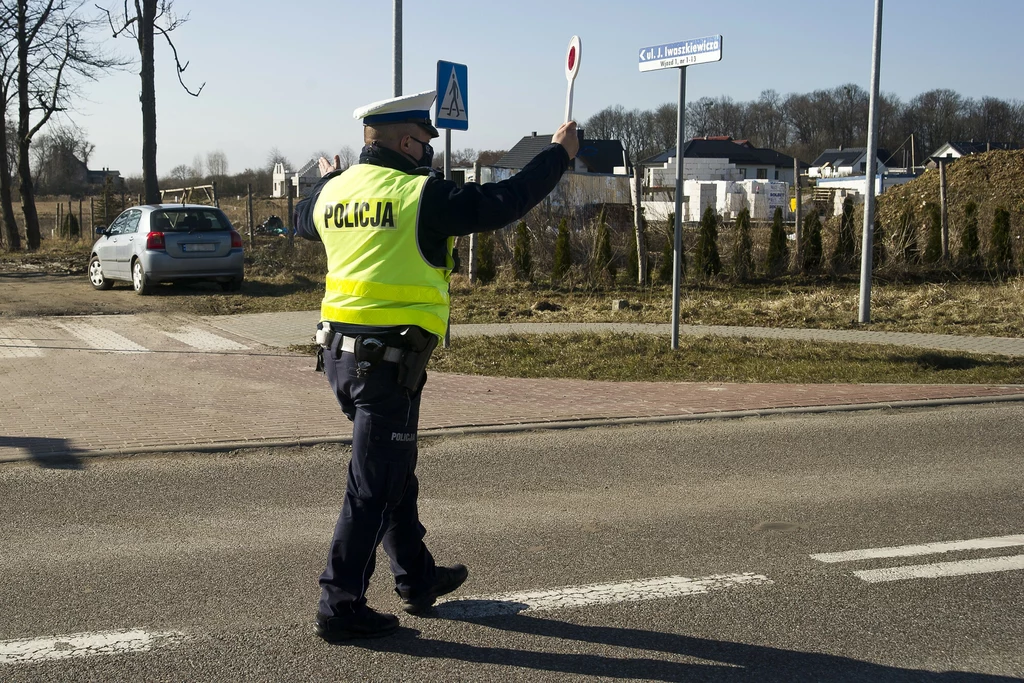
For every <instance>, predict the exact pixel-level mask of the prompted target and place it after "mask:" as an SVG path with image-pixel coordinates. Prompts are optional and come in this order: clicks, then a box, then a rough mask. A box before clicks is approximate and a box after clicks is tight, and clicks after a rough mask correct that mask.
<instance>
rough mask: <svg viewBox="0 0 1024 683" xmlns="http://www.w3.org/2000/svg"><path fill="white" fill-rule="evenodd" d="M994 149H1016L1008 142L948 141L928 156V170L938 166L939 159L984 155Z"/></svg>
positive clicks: (1015, 146)
mask: <svg viewBox="0 0 1024 683" xmlns="http://www.w3.org/2000/svg"><path fill="white" fill-rule="evenodd" d="M994 149H1003V150H1011V149H1017V145H1014V144H1012V143H1009V142H975V141H974V140H970V141H962V140H960V141H955V142H954V141H950V142H947V143H946V144H944V145H943V146H942V147H939V148H938V149H937V150H935V152H934V153H933V154H932V155H931V156H930V159H929V161H928V164H927V165H928V167H929V168H935V167H937V166H938V160H939V159H948V160H950V161H952V160H953V159H959V158H960V157H966V156H971V155H972V154H984V153H985V152H991V151H992V150H994Z"/></svg>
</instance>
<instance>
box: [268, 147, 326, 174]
mask: <svg viewBox="0 0 1024 683" xmlns="http://www.w3.org/2000/svg"><path fill="white" fill-rule="evenodd" d="M326 154H327V153H326V152H323V153H322V155H326ZM318 156H319V155H318ZM277 164H282V165H283V166H284V170H286V171H288V170H290V169H291V166H292V162H290V161H288V157H286V156H285V155H284V154H283V153H282V152H281V150H279V149H278V148H277V147H272V148H271V149H270V151H269V152H267V164H266V168H267V170H268V171H270V172H271V173H273V172H274V166H276V165H277Z"/></svg>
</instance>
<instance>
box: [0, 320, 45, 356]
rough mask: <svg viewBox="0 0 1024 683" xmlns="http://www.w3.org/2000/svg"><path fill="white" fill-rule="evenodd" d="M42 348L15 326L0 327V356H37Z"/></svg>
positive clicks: (41, 352)
mask: <svg viewBox="0 0 1024 683" xmlns="http://www.w3.org/2000/svg"><path fill="white" fill-rule="evenodd" d="M42 355H43V351H42V349H40V348H39V347H38V346H36V343H35V342H34V341H32V340H31V339H29V338H28V337H26V336H25V335H24V332H23V331H22V330H20V329H18V328H16V327H0V358H38V357H40V356H42Z"/></svg>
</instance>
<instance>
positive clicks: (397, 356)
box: [335, 332, 405, 363]
mask: <svg viewBox="0 0 1024 683" xmlns="http://www.w3.org/2000/svg"><path fill="white" fill-rule="evenodd" d="M335 334H337V332H335ZM339 348H340V349H341V350H342V351H344V352H345V353H355V352H356V338H355V337H347V336H344V335H341V345H340V346H339ZM403 353H405V350H404V349H399V348H395V347H394V346H386V347H384V356H383V357H382V358H381V360H383V361H387V362H388V363H397V362H398V361H400V360H402V354H403Z"/></svg>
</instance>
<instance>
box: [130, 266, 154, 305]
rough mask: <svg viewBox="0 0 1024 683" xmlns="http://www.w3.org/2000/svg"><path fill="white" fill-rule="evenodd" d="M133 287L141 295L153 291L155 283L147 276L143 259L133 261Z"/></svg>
mask: <svg viewBox="0 0 1024 683" xmlns="http://www.w3.org/2000/svg"><path fill="white" fill-rule="evenodd" d="M132 288H133V289H134V290H135V293H136V294H138V295H140V296H145V295H147V294H151V293H152V292H153V285H152V284H151V283H150V282H149V280H148V279H147V278H146V271H145V270H144V269H143V268H142V260H141V259H135V260H134V261H132Z"/></svg>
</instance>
